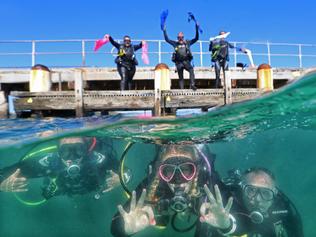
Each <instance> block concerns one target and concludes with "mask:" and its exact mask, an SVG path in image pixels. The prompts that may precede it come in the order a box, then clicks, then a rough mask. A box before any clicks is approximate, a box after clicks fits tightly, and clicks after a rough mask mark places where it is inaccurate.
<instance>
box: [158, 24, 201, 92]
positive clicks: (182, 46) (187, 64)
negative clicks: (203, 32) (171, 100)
mask: <svg viewBox="0 0 316 237" xmlns="http://www.w3.org/2000/svg"><path fill="white" fill-rule="evenodd" d="M163 34H164V37H165V40H166V42H167V43H169V44H171V45H172V46H173V48H174V53H173V54H172V61H173V62H174V63H175V66H176V69H177V72H178V75H179V87H180V89H184V78H183V71H184V70H186V71H188V72H189V74H190V89H192V90H196V89H197V88H196V86H195V75H194V69H193V66H192V64H191V61H192V59H193V55H192V52H191V49H190V46H191V45H193V44H194V43H196V42H197V41H198V40H199V26H198V25H197V24H196V25H195V37H194V39H191V40H185V39H184V35H183V33H182V32H179V33H178V36H177V38H178V41H174V40H170V39H169V37H168V35H167V30H166V26H164V28H163Z"/></svg>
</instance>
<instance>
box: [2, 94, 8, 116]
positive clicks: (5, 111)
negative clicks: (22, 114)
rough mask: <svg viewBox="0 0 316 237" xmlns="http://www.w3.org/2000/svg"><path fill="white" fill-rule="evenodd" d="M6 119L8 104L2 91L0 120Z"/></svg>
mask: <svg viewBox="0 0 316 237" xmlns="http://www.w3.org/2000/svg"><path fill="white" fill-rule="evenodd" d="M7 117H8V103H7V101H6V98H5V94H4V91H0V118H7Z"/></svg>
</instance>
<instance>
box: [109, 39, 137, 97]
mask: <svg viewBox="0 0 316 237" xmlns="http://www.w3.org/2000/svg"><path fill="white" fill-rule="evenodd" d="M110 42H111V44H112V45H113V46H114V47H115V48H117V50H118V56H117V58H116V59H115V63H116V64H117V70H118V73H119V74H120V77H121V90H122V91H123V90H126V89H127V88H128V89H129V90H131V89H132V80H133V77H134V75H135V72H136V65H138V62H137V60H136V56H135V51H136V50H138V49H140V48H141V47H142V43H140V44H138V45H130V46H129V47H126V46H125V45H124V44H119V43H118V42H116V41H115V40H113V38H112V37H111V36H110Z"/></svg>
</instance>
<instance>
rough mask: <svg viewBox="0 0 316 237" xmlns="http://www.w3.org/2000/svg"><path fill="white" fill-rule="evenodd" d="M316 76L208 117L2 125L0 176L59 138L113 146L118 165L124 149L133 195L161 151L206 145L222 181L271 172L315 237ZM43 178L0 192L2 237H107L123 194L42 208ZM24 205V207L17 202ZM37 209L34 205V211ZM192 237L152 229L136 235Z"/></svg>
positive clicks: (56, 201) (57, 200) (58, 201)
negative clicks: (257, 169) (252, 171)
mask: <svg viewBox="0 0 316 237" xmlns="http://www.w3.org/2000/svg"><path fill="white" fill-rule="evenodd" d="M315 88H316V73H311V74H309V75H306V76H305V77H304V78H302V79H300V80H298V81H297V82H295V83H293V84H290V85H288V86H286V87H284V88H283V89H282V90H280V91H277V92H273V93H271V94H268V95H266V96H264V97H262V98H259V99H257V100H252V101H248V102H244V103H240V104H234V105H232V106H226V107H222V108H218V109H215V110H212V111H211V112H209V113H206V114H201V115H194V116H185V117H180V118H164V119H152V118H147V117H145V118H144V117H142V118H137V117H136V118H131V117H126V116H122V115H118V116H113V117H101V118H100V117H90V118H83V119H59V118H52V119H46V120H1V121H0V139H1V140H0V142H1V144H0V169H2V168H4V167H7V166H10V165H12V164H15V163H16V162H18V161H19V160H21V159H24V158H25V157H27V156H30V154H33V153H34V152H35V153H36V152H38V151H40V152H42V153H43V154H44V153H45V152H46V151H45V150H44V151H43V149H45V148H52V149H54V148H53V147H54V146H56V145H57V143H58V140H59V139H60V138H62V137H65V136H66V137H69V136H86V137H87V136H88V137H97V138H100V139H107V140H111V142H112V144H113V148H114V150H115V151H116V153H117V157H116V159H120V157H121V154H122V153H123V151H124V148H125V147H126V145H127V144H131V143H132V144H133V146H132V147H131V148H130V149H129V151H128V153H127V154H126V161H125V165H126V166H127V167H129V168H130V169H131V171H132V181H131V182H130V183H129V184H128V188H129V189H130V190H133V189H135V188H136V187H137V185H138V184H139V183H140V182H141V181H142V180H143V179H144V177H145V176H146V170H147V167H148V164H149V163H150V162H151V161H152V160H153V159H154V154H155V149H156V147H157V146H159V144H175V143H176V144H204V145H205V146H208V148H209V149H210V150H211V151H212V153H214V154H216V161H215V166H216V167H215V168H216V170H217V171H218V172H219V174H220V175H221V176H222V177H225V176H227V171H228V170H230V169H233V168H239V169H241V170H245V169H247V168H249V167H253V166H262V167H266V168H268V169H270V170H271V171H272V172H273V173H274V174H275V176H276V180H277V183H278V187H279V188H280V189H281V190H282V191H283V192H284V193H285V194H286V195H287V196H288V197H289V198H290V199H291V200H292V201H293V203H294V204H295V206H296V208H297V209H298V211H299V213H300V214H301V217H302V221H303V226H304V233H305V236H310V237H312V236H316V229H315V228H314V225H315V223H316V217H315V213H316V188H315V187H316V172H315V167H316V156H315V152H316V89H315ZM42 182H43V179H42V178H37V179H32V180H29V191H28V192H26V193H20V194H17V195H15V194H12V193H5V192H1V193H0V236H1V237H2V236H3V237H11V236H12V237H13V236H14V237H18V236H23V237H28V236H32V237H34V236H35V237H37V236H45V237H55V236H78V237H86V236H87V237H88V236H89V237H90V236H94V237H99V236H100V237H101V236H111V233H110V225H111V219H112V217H113V215H114V214H115V213H116V212H117V205H118V204H123V203H125V202H126V201H127V200H128V197H127V196H126V194H125V192H124V190H123V188H122V187H118V188H116V189H114V190H112V191H111V192H109V193H106V194H104V195H102V196H101V197H100V198H99V199H98V200H96V199H95V193H90V194H86V195H76V196H73V197H68V196H57V197H53V198H52V199H50V200H48V201H46V202H44V203H42V204H39V203H40V202H41V201H42V200H43V198H42V196H41V186H42ZM21 200H22V201H21ZM37 204H38V205H37ZM148 235H151V236H170V235H173V236H193V231H191V232H187V233H176V232H174V231H173V230H172V228H171V227H170V226H168V228H167V229H164V230H157V229H155V228H149V229H148V230H145V231H143V232H140V233H138V234H137V235H136V236H148Z"/></svg>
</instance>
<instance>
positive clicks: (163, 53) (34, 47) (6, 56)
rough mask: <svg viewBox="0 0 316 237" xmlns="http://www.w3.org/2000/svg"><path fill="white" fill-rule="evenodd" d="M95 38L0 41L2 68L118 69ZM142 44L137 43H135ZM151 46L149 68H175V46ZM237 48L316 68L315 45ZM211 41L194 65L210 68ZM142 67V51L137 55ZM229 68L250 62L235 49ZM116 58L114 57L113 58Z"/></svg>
mask: <svg viewBox="0 0 316 237" xmlns="http://www.w3.org/2000/svg"><path fill="white" fill-rule="evenodd" d="M94 42H95V40H94V39H74V40H11V41H0V68H8V67H14V68H20V67H31V66H32V65H35V64H37V63H40V64H44V65H46V66H48V67H93V66H97V67H100V66H103V67H111V66H115V64H114V57H115V54H116V50H115V49H114V48H113V47H112V46H111V45H110V44H109V45H105V46H103V48H101V49H100V50H99V51H98V52H97V53H95V52H94V51H93V46H94ZM135 42H136V43H137V42H139V40H135V41H134V43H135ZM147 42H148V45H149V59H150V61H151V63H150V65H148V66H155V65H156V64H157V63H161V62H164V63H167V64H168V65H172V62H171V60H170V58H171V54H172V47H171V46H170V45H168V44H167V43H166V42H165V41H164V40H147ZM231 43H232V44H233V45H234V46H235V47H241V48H248V49H250V50H251V51H252V55H253V58H254V62H255V64H256V65H259V64H261V63H268V64H270V65H272V66H273V67H291V68H306V67H313V66H316V44H289V43H271V42H231ZM208 46H209V42H208V41H198V42H197V43H196V44H194V45H193V46H192V48H191V49H192V53H193V55H194V64H195V66H201V67H203V66H210V65H211V60H210V52H209V51H208ZM137 54H138V60H139V62H140V66H145V65H144V64H143V63H142V62H141V60H140V54H141V50H139V51H138V52H137ZM230 55H231V60H230V64H231V65H230V66H233V67H234V66H235V65H236V63H237V62H243V63H248V64H249V62H248V58H247V56H246V55H244V54H243V53H241V52H238V51H237V50H236V49H233V50H231V52H230ZM113 56H114V57H113Z"/></svg>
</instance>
